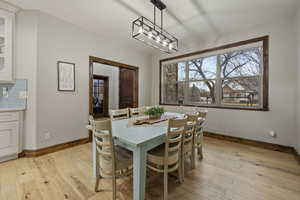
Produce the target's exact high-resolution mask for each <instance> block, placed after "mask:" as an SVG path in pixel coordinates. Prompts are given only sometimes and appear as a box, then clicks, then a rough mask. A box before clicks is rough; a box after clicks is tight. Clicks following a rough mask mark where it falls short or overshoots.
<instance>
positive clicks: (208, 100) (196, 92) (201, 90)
mask: <svg viewBox="0 0 300 200" xmlns="http://www.w3.org/2000/svg"><path fill="white" fill-rule="evenodd" d="M214 93H215V81H197V82H191V83H189V91H188V101H189V103H190V104H214V103H215V95H214Z"/></svg>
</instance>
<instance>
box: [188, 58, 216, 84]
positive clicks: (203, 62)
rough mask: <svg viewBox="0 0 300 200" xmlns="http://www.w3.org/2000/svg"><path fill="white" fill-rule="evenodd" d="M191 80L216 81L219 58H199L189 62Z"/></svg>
mask: <svg viewBox="0 0 300 200" xmlns="http://www.w3.org/2000/svg"><path fill="white" fill-rule="evenodd" d="M188 65H189V78H190V80H205V79H215V78H216V73H217V56H211V57H206V58H198V59H195V60H191V61H189V62H188Z"/></svg>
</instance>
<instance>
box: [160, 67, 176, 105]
mask: <svg viewBox="0 0 300 200" xmlns="http://www.w3.org/2000/svg"><path fill="white" fill-rule="evenodd" d="M162 82H163V84H162V100H163V102H164V103H166V104H177V103H178V95H177V93H178V88H177V64H176V63H175V64H166V65H164V66H163V67H162Z"/></svg>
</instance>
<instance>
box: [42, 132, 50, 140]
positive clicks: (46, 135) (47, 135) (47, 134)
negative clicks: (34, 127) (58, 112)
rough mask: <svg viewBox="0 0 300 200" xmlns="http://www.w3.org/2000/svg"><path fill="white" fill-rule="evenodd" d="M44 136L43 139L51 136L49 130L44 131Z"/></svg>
mask: <svg viewBox="0 0 300 200" xmlns="http://www.w3.org/2000/svg"><path fill="white" fill-rule="evenodd" d="M44 138H45V140H49V139H50V138H51V133H50V132H46V133H45V134H44Z"/></svg>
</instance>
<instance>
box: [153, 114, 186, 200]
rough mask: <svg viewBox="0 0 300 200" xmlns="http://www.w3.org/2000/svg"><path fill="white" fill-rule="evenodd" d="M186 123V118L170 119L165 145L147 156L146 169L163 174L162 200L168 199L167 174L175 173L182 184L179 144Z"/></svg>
mask: <svg viewBox="0 0 300 200" xmlns="http://www.w3.org/2000/svg"><path fill="white" fill-rule="evenodd" d="M186 122H187V117H185V118H183V119H170V120H169V121H168V131H167V133H166V140H165V144H163V145H160V146H158V147H156V148H154V149H152V150H150V151H149V152H148V155H147V167H148V168H149V169H150V170H153V171H155V172H158V173H163V174H164V200H167V199H168V174H169V173H171V172H174V171H177V172H178V180H179V182H180V183H181V182H182V170H181V144H182V135H183V133H184V131H185V126H186Z"/></svg>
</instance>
